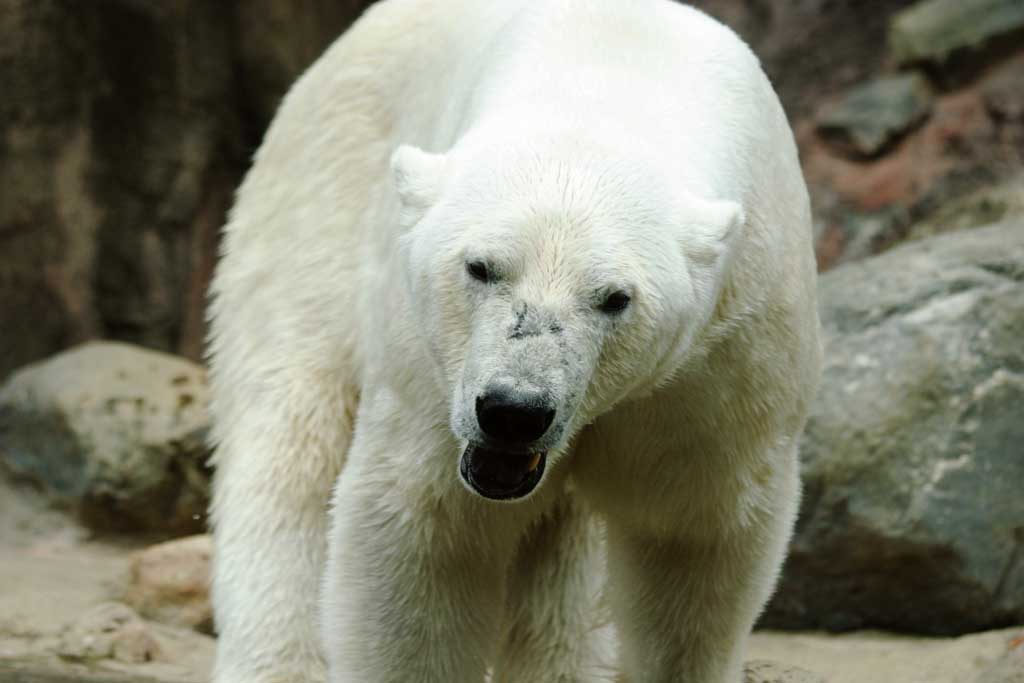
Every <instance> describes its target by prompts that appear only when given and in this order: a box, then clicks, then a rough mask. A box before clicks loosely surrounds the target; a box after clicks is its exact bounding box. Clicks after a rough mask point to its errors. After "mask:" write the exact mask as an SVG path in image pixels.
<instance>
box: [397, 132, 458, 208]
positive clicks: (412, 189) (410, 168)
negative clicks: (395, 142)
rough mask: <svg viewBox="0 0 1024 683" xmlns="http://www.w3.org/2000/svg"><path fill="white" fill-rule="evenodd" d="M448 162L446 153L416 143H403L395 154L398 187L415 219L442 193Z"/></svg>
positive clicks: (403, 201) (402, 200) (404, 204)
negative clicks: (425, 150) (425, 149)
mask: <svg viewBox="0 0 1024 683" xmlns="http://www.w3.org/2000/svg"><path fill="white" fill-rule="evenodd" d="M446 165H447V159H446V158H445V156H444V155H443V154H430V153H429V152H424V151H423V150H422V149H420V148H419V147H413V146H412V145H401V146H400V147H399V148H398V149H396V150H395V152H394V154H392V155H391V175H392V178H393V179H394V183H395V190H396V191H397V192H398V199H399V200H400V201H401V203H402V208H403V210H404V211H403V213H405V214H406V218H407V219H408V220H410V221H411V222H415V221H416V220H419V219H420V218H421V217H422V216H423V214H425V213H426V212H427V209H429V208H430V207H431V206H433V205H434V203H435V202H436V201H437V199H438V197H439V196H440V195H441V190H442V188H443V187H444V181H445V177H446Z"/></svg>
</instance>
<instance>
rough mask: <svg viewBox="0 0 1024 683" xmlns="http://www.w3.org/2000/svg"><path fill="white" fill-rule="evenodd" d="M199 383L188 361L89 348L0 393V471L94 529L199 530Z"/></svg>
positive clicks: (204, 484) (203, 398)
mask: <svg viewBox="0 0 1024 683" xmlns="http://www.w3.org/2000/svg"><path fill="white" fill-rule="evenodd" d="M207 400H208V399H207V388H206V376H205V372H204V371H203V369H202V368H200V367H199V366H197V365H195V364H194V363H191V362H189V361H186V360H183V359H180V358H176V357H173V356H169V355H167V354H163V353H160V352H156V351H148V350H144V349H139V348H137V347H133V346H130V345H127V344H119V343H90V344H85V345H83V346H80V347H76V348H75V349H72V350H70V351H66V352H64V353H61V354H59V355H57V356H55V357H53V358H52V359H50V360H47V361H45V362H41V363H37V364H34V365H30V366H28V367H26V368H24V369H23V370H20V371H18V372H17V373H15V374H14V375H13V376H12V377H11V379H10V380H9V381H8V382H7V383H6V384H5V385H4V386H3V387H2V388H0V463H3V464H4V465H6V467H7V468H8V469H9V470H10V471H12V472H13V473H14V474H15V475H17V476H19V477H22V478H26V479H30V480H32V481H34V482H36V483H37V484H39V485H40V486H41V487H42V488H43V489H44V490H45V491H47V492H48V493H50V494H52V495H53V496H55V497H56V498H57V499H58V500H62V501H65V502H67V503H70V504H72V505H73V506H74V507H76V508H77V509H78V510H79V512H80V513H81V516H82V519H83V521H85V522H86V523H87V524H88V525H90V526H92V527H93V528H97V529H124V530H159V531H170V532H181V531H186V530H192V529H195V530H199V529H202V528H203V526H204V521H205V520H204V515H205V509H206V505H207V499H208V486H209V483H208V472H207V470H206V466H205V460H206V457H207V447H206V445H205V438H206V433H207V429H208V415H207V410H206V404H207Z"/></svg>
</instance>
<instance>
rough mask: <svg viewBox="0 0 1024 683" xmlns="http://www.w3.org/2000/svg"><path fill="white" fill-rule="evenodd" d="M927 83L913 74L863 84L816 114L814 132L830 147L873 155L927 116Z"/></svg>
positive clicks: (929, 105)
mask: <svg viewBox="0 0 1024 683" xmlns="http://www.w3.org/2000/svg"><path fill="white" fill-rule="evenodd" d="M932 99H933V98H932V92H931V88H930V87H929V85H928V82H927V81H926V80H925V79H924V77H922V76H921V75H920V74H917V73H909V74H900V75H897V76H888V77H885V78H877V79H874V80H871V81H868V82H867V83H863V84H861V85H859V86H857V87H856V88H853V89H852V90H850V92H849V93H848V94H847V95H846V96H845V97H844V98H843V99H842V100H840V101H839V102H838V103H837V104H835V105H834V106H832V107H831V108H829V109H827V110H826V111H824V112H823V113H822V115H820V116H819V117H818V121H817V126H818V132H819V133H820V134H821V136H822V137H823V138H825V139H826V140H827V141H828V142H829V143H831V144H832V145H833V146H834V147H836V148H837V149H839V150H840V151H842V152H845V153H847V154H851V155H853V156H857V157H875V156H878V155H879V154H881V153H882V152H884V151H885V150H887V149H888V148H889V147H891V146H892V145H893V144H894V143H895V142H896V141H897V140H899V139H900V138H901V137H903V136H904V135H905V134H906V133H908V132H910V131H911V130H913V129H914V128H915V127H917V126H918V125H919V124H920V123H921V122H922V121H924V120H925V118H927V116H928V114H929V112H930V111H931V107H932Z"/></svg>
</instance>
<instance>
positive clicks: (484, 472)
mask: <svg viewBox="0 0 1024 683" xmlns="http://www.w3.org/2000/svg"><path fill="white" fill-rule="evenodd" d="M547 455H548V454H547V452H540V453H510V452H507V451H500V450H496V449H493V448H487V447H485V446H481V445H478V444H472V443H471V444H469V446H467V447H466V450H465V451H463V453H462V461H461V462H460V463H459V472H460V473H461V474H462V478H463V479H464V480H465V481H466V483H467V484H469V485H470V487H472V489H473V490H474V491H476V492H477V493H479V494H480V495H481V496H483V497H484V498H490V499H491V500H511V499H514V498H522V497H523V496H525V495H527V494H528V493H530V491H533V489H534V488H536V487H537V484H538V483H540V479H541V477H542V476H544V465H545V463H546V462H547Z"/></svg>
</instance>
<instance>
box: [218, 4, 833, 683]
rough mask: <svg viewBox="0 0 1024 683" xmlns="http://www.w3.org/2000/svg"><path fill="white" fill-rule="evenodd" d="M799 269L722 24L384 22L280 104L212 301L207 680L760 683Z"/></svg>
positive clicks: (564, 14)
mask: <svg viewBox="0 0 1024 683" xmlns="http://www.w3.org/2000/svg"><path fill="white" fill-rule="evenodd" d="M810 242H811V231H810V216H809V207H808V198H807V192H806V188H805V185H804V182H803V179H802V176H801V172H800V167H799V164H798V160H797V154H796V150H795V146H794V143H793V138H792V134H791V131H790V129H789V126H788V124H787V122H786V118H785V116H784V113H783V111H782V108H781V106H780V104H779V102H778V99H777V97H776V96H775V94H774V92H773V90H772V88H771V86H770V84H769V82H768V80H767V79H766V77H765V76H764V74H763V72H762V71H761V69H760V66H759V64H758V62H757V60H756V58H755V57H754V56H753V55H752V54H751V52H750V51H749V49H748V48H747V47H746V46H745V45H744V44H743V43H742V42H741V41H740V40H739V39H738V38H737V37H736V36H735V35H734V34H733V33H732V32H731V31H729V30H728V29H727V28H725V27H724V26H722V25H720V24H719V23H717V22H716V21H714V20H712V19H711V18H709V17H707V16H705V15H704V14H701V13H700V12H698V11H696V10H694V9H692V8H688V7H685V6H682V5H678V4H675V3H673V2H669V1H668V0H635V1H634V2H628V3H626V2H622V1H621V0H547V1H545V2H537V1H536V0H488V1H487V2H480V0H386V1H385V2H381V3H379V4H378V5H376V6H375V7H373V8H372V9H371V10H369V11H368V12H367V13H366V14H365V15H364V17H363V18H362V19H360V21H359V22H358V23H357V24H356V25H355V26H354V27H353V28H352V29H351V30H350V31H349V32H348V33H347V34H346V35H345V36H344V37H342V38H341V39H340V40H339V41H338V42H337V43H336V44H335V45H334V46H332V47H331V48H330V49H329V50H328V51H327V52H326V54H325V55H324V56H323V57H322V58H321V59H320V60H319V61H318V62H317V63H316V64H315V65H314V66H313V67H312V68H311V69H310V70H309V71H308V72H307V73H306V74H305V75H304V76H303V77H302V78H301V80H300V81H299V82H298V83H297V84H296V86H295V87H294V88H293V90H292V91H291V92H290V93H289V94H288V96H287V97H286V99H285V101H284V102H283V105H282V107H281V110H280V112H279V114H278V116H277V118H276V120H275V121H274V123H273V124H272V126H271V128H270V130H269V132H268V134H267V136H266V140H265V141H264V143H263V145H262V147H261V148H260V149H259V151H258V153H257V155H256V157H255V163H254V166H253V168H252V170H251V172H250V173H249V174H248V176H247V177H246V179H245V181H244V183H243V185H242V186H241V188H240V190H239V193H238V198H237V203H236V205H235V207H234V209H233V211H232V213H231V216H230V220H229V223H228V226H227V228H226V233H225V236H224V243H223V247H224V248H223V258H222V260H221V262H220V264H219V266H218V269H217V272H216V275H215V278H214V282H213V286H212V294H213V298H212V304H211V311H210V314H211V321H212V322H211V345H210V361H211V381H212V388H213V407H212V410H213V414H214V419H215V428H214V439H215V442H216V455H215V464H216V467H217V469H216V479H215V486H214V499H213V506H212V519H213V523H214V538H215V562H214V583H213V600H214V609H215V613H216V621H217V626H218V629H219V631H220V639H219V643H218V648H217V660H216V667H215V674H214V678H215V680H216V681H218V682H219V683H243V682H244V683H261V682H262V683H270V682H274V683H283V682H289V683H291V682H294V683H298V682H300V681H302V682H305V681H319V680H324V679H327V680H330V681H332V682H334V683H342V682H346V683H349V682H351V683H372V682H376V681H415V682H421V681H444V682H462V681H483V680H485V679H487V678H488V677H489V679H490V680H492V681H495V682H498V681H526V682H537V681H575V680H587V679H591V678H594V679H600V678H602V677H603V678H605V679H608V678H611V677H614V676H624V677H625V678H626V679H627V680H630V681H634V682H641V681H642V682H647V681H688V682H690V683H698V682H699V683H712V682H715V683H720V682H725V681H730V682H732V683H735V682H736V681H739V679H740V676H741V664H742V661H743V651H744V642H745V640H746V637H747V634H748V633H749V631H750V629H751V626H752V624H753V622H754V620H755V618H756V617H757V615H758V613H759V611H760V610H761V609H762V607H763V605H764V603H765V601H766V600H767V598H768V596H769V594H770V593H771V591H772V588H773V585H774V583H775V581H776V577H777V574H778V571H779V566H780V564H781V562H782V559H783V555H784V549H785V547H786V544H787V540H788V538H789V536H790V533H791V527H792V524H793V520H794V516H795V511H796V508H797V504H798V500H799V480H798V471H797V455H796V449H797V439H798V435H799V433H800V431H801V429H802V428H803V425H804V422H805V418H806V415H807V411H808V404H809V401H810V400H811V398H812V395H813V393H814V391H815V387H816V384H817V381H818V376H819V366H820V351H819V342H818V319H817V314H816V305H815V262H814V257H813V253H812V249H811V244H810ZM604 606H606V607H607V611H608V614H609V619H610V623H611V627H610V629H611V632H613V633H614V635H615V643H616V645H615V647H616V650H617V651H616V655H615V656H616V662H615V665H614V667H613V668H612V669H604V668H600V667H598V666H597V665H595V662H596V661H598V659H595V658H598V657H599V656H600V655H602V654H605V653H603V652H600V651H595V649H600V645H601V643H600V642H598V643H595V641H594V637H593V635H594V633H599V634H600V633H606V632H607V630H601V629H595V622H596V621H597V620H598V619H599V618H598V616H597V615H600V614H602V613H603V612H602V609H603V607H604Z"/></svg>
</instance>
